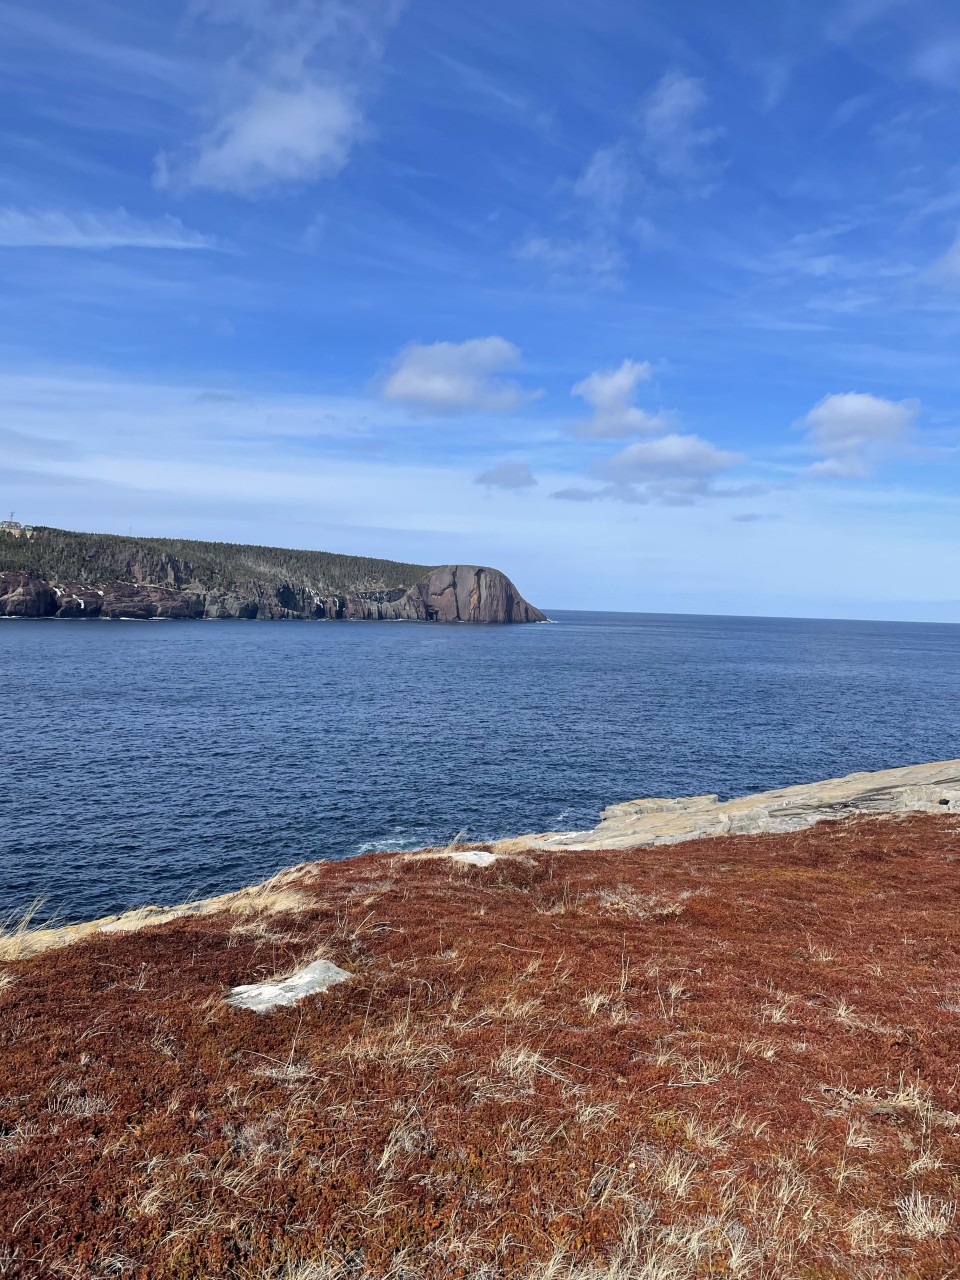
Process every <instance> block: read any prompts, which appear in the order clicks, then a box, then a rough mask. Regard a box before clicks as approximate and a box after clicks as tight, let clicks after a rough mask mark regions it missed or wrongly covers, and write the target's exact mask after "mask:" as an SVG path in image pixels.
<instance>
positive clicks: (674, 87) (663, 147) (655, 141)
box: [641, 71, 723, 181]
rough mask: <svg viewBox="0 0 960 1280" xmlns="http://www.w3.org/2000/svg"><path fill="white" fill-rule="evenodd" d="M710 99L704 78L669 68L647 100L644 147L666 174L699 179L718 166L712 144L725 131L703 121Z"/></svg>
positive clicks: (678, 178) (651, 158)
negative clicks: (711, 150) (712, 152)
mask: <svg viewBox="0 0 960 1280" xmlns="http://www.w3.org/2000/svg"><path fill="white" fill-rule="evenodd" d="M708 101H709V98H708V95H707V91H706V87H705V85H704V83H703V81H702V80H699V79H697V78H696V77H694V76H688V75H685V74H684V73H683V72H682V71H668V72H667V73H666V75H664V76H663V77H662V78H661V80H660V81H659V82H658V83H657V85H656V86H655V87H654V89H653V91H652V93H651V94H650V95H649V97H648V98H647V100H646V102H645V103H644V105H643V109H642V113H641V137H642V149H643V151H644V153H645V155H646V156H647V157H648V159H649V160H650V161H651V162H652V164H653V165H654V166H655V167H656V169H657V170H658V171H659V173H660V174H661V175H662V176H663V177H666V178H668V179H671V180H675V181H690V180H697V181H699V180H701V179H702V178H704V177H706V176H708V174H709V172H711V171H712V170H713V169H714V167H715V161H714V159H713V157H712V155H711V154H710V148H711V146H712V144H713V143H714V142H716V141H717V139H718V138H719V137H720V136H721V134H722V132H723V131H722V130H721V129H719V128H717V127H716V126H714V125H706V124H704V123H703V122H702V117H703V114H704V111H705V110H706V107H707V104H708Z"/></svg>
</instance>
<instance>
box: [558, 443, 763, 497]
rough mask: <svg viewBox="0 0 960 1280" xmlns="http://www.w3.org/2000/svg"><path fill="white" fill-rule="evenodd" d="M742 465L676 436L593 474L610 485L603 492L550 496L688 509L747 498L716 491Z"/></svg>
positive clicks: (630, 448) (620, 456)
mask: <svg viewBox="0 0 960 1280" xmlns="http://www.w3.org/2000/svg"><path fill="white" fill-rule="evenodd" d="M739 461H741V455H740V454H738V453H728V452H725V451H724V450H722V449H717V448H715V447H714V446H713V445H712V444H710V443H709V442H708V441H706V440H702V439H701V438H700V437H699V436H693V435H690V436H684V435H678V434H676V433H671V434H670V435H666V436H661V437H660V438H659V439H658V440H643V441H638V442H637V443H636V444H629V445H627V447H626V448H625V449H622V450H621V451H620V452H619V453H616V454H614V456H613V457H612V458H608V459H607V460H606V461H605V462H603V463H601V464H600V466H598V467H596V468H595V471H594V474H595V475H596V476H597V478H598V479H600V480H606V481H607V483H606V484H605V485H603V486H602V487H601V488H598V489H584V488H581V487H579V486H573V487H571V488H568V489H560V490H558V491H557V492H555V493H554V494H552V495H551V496H552V497H554V498H563V499H565V500H566V501H568V502H595V501H601V500H603V499H605V498H612V499H615V500H616V501H618V502H629V503H647V502H658V503H662V504H664V505H666V506H689V505H690V504H691V503H694V502H698V501H700V499H702V498H706V497H710V496H714V497H719V496H723V495H724V494H725V493H736V494H737V495H740V494H741V493H743V489H737V490H720V489H716V488H714V482H715V481H716V479H717V477H718V476H719V475H720V474H721V473H722V472H724V471H726V470H727V469H728V468H729V467H731V466H733V464H734V463H735V462H739Z"/></svg>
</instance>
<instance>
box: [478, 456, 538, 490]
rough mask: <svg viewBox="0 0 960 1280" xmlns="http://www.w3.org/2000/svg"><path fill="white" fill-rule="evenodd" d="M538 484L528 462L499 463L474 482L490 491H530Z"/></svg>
mask: <svg viewBox="0 0 960 1280" xmlns="http://www.w3.org/2000/svg"><path fill="white" fill-rule="evenodd" d="M536 483H537V478H536V476H535V475H534V474H533V472H532V471H531V469H530V464H529V463H527V462H499V463H497V465H496V466H495V467H491V468H490V470H489V471H484V472H482V473H481V474H480V475H478V476H477V478H476V480H475V481H474V484H482V485H485V486H486V487H487V488H488V489H529V488H531V487H532V486H533V485H535V484H536Z"/></svg>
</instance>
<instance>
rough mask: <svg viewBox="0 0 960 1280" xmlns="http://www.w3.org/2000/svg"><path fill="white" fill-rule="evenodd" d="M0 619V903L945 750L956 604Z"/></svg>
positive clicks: (91, 896)
mask: <svg viewBox="0 0 960 1280" xmlns="http://www.w3.org/2000/svg"><path fill="white" fill-rule="evenodd" d="M554 616H555V617H556V618H557V625H554V626H530V627H502V628H497V627H491V628H484V627H476V628H474V627H464V626H431V625H417V624H403V623H296V622H290V623H251V622H215V623H175V622H171V623H150V622H142V623H141V622H110V623H106V622H82V621H81V622H32V621H19V620H16V621H4V622H2V623H0V690H2V694H0V733H2V744H3V745H2V756H0V759H2V786H0V904H2V906H3V908H4V909H6V910H9V909H12V908H15V907H20V906H23V905H25V904H27V903H29V902H30V901H31V900H33V899H34V898H36V897H43V898H44V899H45V907H44V911H45V913H46V914H47V915H49V914H53V913H59V914H60V915H62V916H64V917H66V918H77V917H85V916H91V915H97V914H102V913H104V912H107V911H112V910H116V909H118V908H121V907H125V906H129V905H133V904H138V903H142V902H148V901H149V902H168V901H178V900H182V899H183V898H184V897H186V896H191V895H194V894H198V893H205V892H210V891H212V890H214V889H219V888H230V887H236V886H239V885H242V884H246V883H250V882H252V881H255V880H258V879H261V878H262V877H264V876H266V875H268V874H270V873H271V872H273V871H275V870H276V869H277V868H279V867H282V866H284V865H287V864H289V863H292V862H299V861H303V860H305V859H309V858H319V857H324V858H343V857H348V856H349V855H351V854H355V853H358V852H360V851H362V850H365V849H379V848H389V849H393V848H406V847H411V846H415V845H419V844H426V843H432V842H436V841H446V840H449V839H450V838H452V837H453V836H454V835H455V834H456V833H457V832H458V831H460V830H461V829H462V828H466V829H468V831H469V833H470V835H471V836H473V837H485V838H486V837H495V836H503V835H512V834H516V833H518V832H522V831H531V830H533V831H536V830H544V829H550V828H557V827H564V828H567V827H582V826H592V825H593V824H594V823H595V822H596V820H597V816H598V811H599V810H600V808H601V807H602V806H603V805H605V804H609V803H611V802H614V801H618V800H627V799H633V798H635V797H637V796H642V795H682V794H688V793H693V792H703V791H717V792H719V793H720V794H721V795H722V796H730V795H733V794H736V793H739V792H744V791H754V790H763V789H766V788H769V787H775V786H782V785H785V784H787V783H793V782H804V781H810V780H813V779H815V778H819V777H827V776H830V775H836V774H843V773H849V772H851V771H852V770H855V769H880V768H885V767H888V766H892V765H899V764H908V763H913V762H917V761H921V760H933V759H941V758H946V757H954V756H960V715H958V711H960V627H951V626H937V625H913V624H904V623H866V622H810V621H786V620H778V619H755V618H700V617H680V616H664V615H651V614H597V613H594V614H588V613H557V614H555V615H554Z"/></svg>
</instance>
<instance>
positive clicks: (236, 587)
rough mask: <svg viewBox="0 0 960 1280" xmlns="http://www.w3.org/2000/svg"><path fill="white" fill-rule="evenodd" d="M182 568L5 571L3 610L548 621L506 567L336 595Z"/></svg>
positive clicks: (30, 614)
mask: <svg viewBox="0 0 960 1280" xmlns="http://www.w3.org/2000/svg"><path fill="white" fill-rule="evenodd" d="M182 567H183V566H182V565H177V566H175V571H174V568H171V566H169V565H166V564H164V563H163V562H162V561H158V562H157V563H156V564H146V563H138V564H137V565H131V566H130V569H131V570H135V571H136V573H137V574H138V575H141V574H142V575H143V576H142V577H138V578H136V579H134V580H133V581H106V582H99V583H97V584H96V585H91V584H90V583H88V582H61V581H47V580H45V579H42V578H36V577H32V576H30V575H28V574H23V573H3V574H0V617H12V618H14V617H19V618H247V619H254V618H259V619H282V618H347V619H356V620H365V621H411V622H417V621H419V622H474V623H492V624H500V623H514V622H544V621H546V618H545V615H544V614H543V613H541V612H540V610H539V609H536V608H534V606H533V605H532V604H529V603H528V602H527V601H526V600H524V598H523V596H521V595H520V593H519V592H518V591H517V589H516V587H515V586H514V585H513V583H512V582H511V581H510V579H509V578H508V577H506V575H505V574H502V573H501V572H500V571H499V570H497V569H489V568H485V567H481V566H477V565H443V566H441V567H440V568H437V569H432V570H431V571H430V572H429V573H428V574H427V576H426V577H425V578H423V579H421V580H420V581H419V582H417V583H415V584H414V585H413V586H410V587H391V588H373V589H371V590H362V589H361V590H356V591H353V592H350V593H347V594H341V595H331V594H329V593H323V592H322V591H320V590H315V589H314V588H312V587H311V586H310V585H309V584H306V583H293V582H280V583H272V582H260V581H256V580H253V581H250V582H245V583H240V584H236V583H234V584H231V586H230V587H229V588H223V589H219V588H214V589H211V588H208V587H206V586H203V585H201V584H199V583H197V582H190V581H186V582H184V581H179V580H178V579H180V578H181V576H182V575H181V570H182ZM154 571H156V572H154ZM151 578H152V579H153V580H151ZM144 579H146V580H144Z"/></svg>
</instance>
